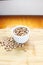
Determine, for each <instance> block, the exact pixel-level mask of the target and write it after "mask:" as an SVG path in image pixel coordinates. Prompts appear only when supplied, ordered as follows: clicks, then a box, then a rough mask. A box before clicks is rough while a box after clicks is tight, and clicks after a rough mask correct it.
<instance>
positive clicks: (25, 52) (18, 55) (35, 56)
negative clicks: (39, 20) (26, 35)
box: [0, 29, 43, 65]
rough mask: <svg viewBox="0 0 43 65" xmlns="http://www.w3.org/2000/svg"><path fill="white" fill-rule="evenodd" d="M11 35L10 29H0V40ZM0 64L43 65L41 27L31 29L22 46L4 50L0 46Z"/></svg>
mask: <svg viewBox="0 0 43 65" xmlns="http://www.w3.org/2000/svg"><path fill="white" fill-rule="evenodd" d="M7 36H11V31H10V29H0V40H1V39H3V38H4V37H7ZM0 65H43V29H31V33H30V39H29V41H28V42H27V43H26V44H25V46H24V47H23V48H17V49H13V50H12V51H8V52H7V51H6V50H4V47H1V46H0Z"/></svg>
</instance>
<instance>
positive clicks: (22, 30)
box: [12, 25, 30, 44]
mask: <svg viewBox="0 0 43 65" xmlns="http://www.w3.org/2000/svg"><path fill="white" fill-rule="evenodd" d="M29 35H30V29H29V27H27V26H21V25H19V26H16V27H13V28H12V37H13V39H14V40H15V41H16V42H18V43H21V44H22V43H26V42H27V41H28V39H29Z"/></svg>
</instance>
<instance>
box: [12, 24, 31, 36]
mask: <svg viewBox="0 0 43 65" xmlns="http://www.w3.org/2000/svg"><path fill="white" fill-rule="evenodd" d="M19 27H25V28H27V29H28V30H29V32H28V34H26V35H30V28H29V27H27V26H24V25H18V26H15V27H13V28H12V29H11V31H12V34H13V35H14V36H16V37H24V36H26V35H23V36H18V35H16V34H15V33H14V32H13V30H15V29H16V28H19Z"/></svg>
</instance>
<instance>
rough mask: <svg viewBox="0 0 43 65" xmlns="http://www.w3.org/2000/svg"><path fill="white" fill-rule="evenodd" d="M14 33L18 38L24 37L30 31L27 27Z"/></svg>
mask: <svg viewBox="0 0 43 65" xmlns="http://www.w3.org/2000/svg"><path fill="white" fill-rule="evenodd" d="M13 32H15V34H16V35H18V36H24V35H26V34H27V33H28V32H29V30H28V29H27V28H25V27H18V28H16V29H15V30H14V31H13Z"/></svg>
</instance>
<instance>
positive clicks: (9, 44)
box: [0, 37, 24, 51]
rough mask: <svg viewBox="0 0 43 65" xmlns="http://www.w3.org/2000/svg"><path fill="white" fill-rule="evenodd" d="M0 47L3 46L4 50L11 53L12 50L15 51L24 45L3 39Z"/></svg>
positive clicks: (9, 38)
mask: <svg viewBox="0 0 43 65" xmlns="http://www.w3.org/2000/svg"><path fill="white" fill-rule="evenodd" d="M0 45H1V46H4V49H5V50H7V51H11V50H12V49H15V48H17V47H23V46H24V44H20V43H17V42H16V41H14V40H13V38H12V37H8V38H6V39H4V40H3V41H0Z"/></svg>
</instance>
